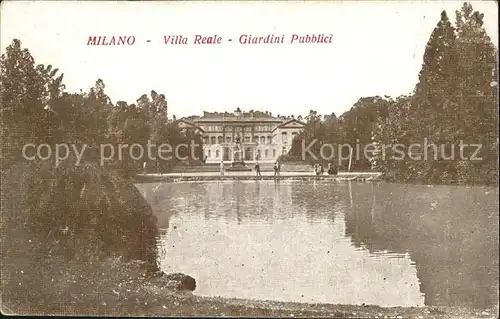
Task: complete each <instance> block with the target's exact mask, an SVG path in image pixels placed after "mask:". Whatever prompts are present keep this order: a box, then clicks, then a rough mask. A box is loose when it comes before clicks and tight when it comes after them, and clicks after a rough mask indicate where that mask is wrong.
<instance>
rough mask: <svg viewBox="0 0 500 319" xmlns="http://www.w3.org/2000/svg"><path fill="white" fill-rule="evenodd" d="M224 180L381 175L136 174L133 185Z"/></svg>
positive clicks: (373, 176)
mask: <svg viewBox="0 0 500 319" xmlns="http://www.w3.org/2000/svg"><path fill="white" fill-rule="evenodd" d="M225 180H247V181H248V180H256V181H258V180H275V181H281V180H292V181H304V180H306V181H311V180H329V181H341V182H345V181H347V182H348V181H382V173H378V172H359V173H354V172H353V173H339V174H338V175H326V174H325V175H313V174H312V173H307V172H282V173H281V175H280V176H277V177H275V176H274V174H273V173H269V172H262V176H256V175H255V172H245V173H242V172H229V173H226V174H224V175H220V173H218V172H210V173H206V172H200V173H196V172H195V173H168V174H136V175H135V176H134V177H133V181H134V183H157V182H187V181H225Z"/></svg>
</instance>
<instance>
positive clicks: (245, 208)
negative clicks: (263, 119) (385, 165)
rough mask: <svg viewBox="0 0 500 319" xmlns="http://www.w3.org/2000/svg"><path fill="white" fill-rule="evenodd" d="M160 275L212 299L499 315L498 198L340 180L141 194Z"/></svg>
mask: <svg viewBox="0 0 500 319" xmlns="http://www.w3.org/2000/svg"><path fill="white" fill-rule="evenodd" d="M137 187H138V189H139V190H140V191H141V193H142V194H143V196H144V197H145V198H146V199H147V200H148V202H149V203H150V204H151V206H152V207H153V211H154V212H155V214H156V216H157V217H158V221H159V226H160V228H161V241H160V243H161V244H160V245H161V247H160V249H161V250H162V251H163V254H162V257H161V260H160V264H161V267H162V268H163V270H164V271H165V272H182V273H186V274H189V275H190V276H192V277H194V278H195V279H196V281H197V288H196V291H195V293H196V294H198V295H203V296H221V297H229V298H249V299H262V300H278V301H294V302H308V303H331V304H363V303H364V304H367V305H368V304H373V305H380V306H385V307H389V306H424V305H433V306H467V307H474V308H489V307H493V306H496V305H497V300H498V234H499V233H498V191H497V190H496V189H493V188H484V187H465V186H426V185H406V184H390V183H351V182H335V181H285V180H281V181H220V182H194V183H193V182H191V183H189V182H186V183H164V184H161V183H159V184H140V185H137Z"/></svg>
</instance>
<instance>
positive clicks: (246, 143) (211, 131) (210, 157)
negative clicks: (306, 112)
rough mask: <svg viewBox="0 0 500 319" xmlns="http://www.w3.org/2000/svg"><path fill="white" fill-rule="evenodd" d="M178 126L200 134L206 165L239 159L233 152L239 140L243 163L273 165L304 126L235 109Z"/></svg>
mask: <svg viewBox="0 0 500 319" xmlns="http://www.w3.org/2000/svg"><path fill="white" fill-rule="evenodd" d="M179 126H180V127H182V128H184V129H189V130H194V131H195V132H197V133H198V134H201V135H202V137H203V150H204V155H205V162H206V163H208V164H210V163H220V162H221V161H224V162H227V163H230V162H233V161H238V160H241V159H240V158H238V156H239V153H238V152H236V149H237V148H236V145H237V142H238V141H239V142H240V145H241V148H242V152H241V153H242V154H241V155H242V157H243V158H242V159H243V160H244V161H245V162H250V163H251V162H255V161H259V162H261V163H273V162H275V161H276V159H277V158H278V157H279V156H280V155H281V154H286V153H287V152H288V151H289V150H290V147H291V144H292V140H293V138H294V137H295V136H296V135H297V134H299V133H300V132H301V131H302V130H303V129H304V126H305V124H304V123H302V122H300V121H298V120H296V119H294V118H278V117H273V116H272V115H271V114H270V113H267V112H265V113H264V112H259V111H250V112H241V111H240V110H239V109H238V110H236V111H235V112H234V113H228V112H225V113H217V112H216V113H211V112H204V114H203V116H199V117H197V116H191V117H188V118H184V119H181V120H179Z"/></svg>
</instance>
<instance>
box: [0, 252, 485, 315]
mask: <svg viewBox="0 0 500 319" xmlns="http://www.w3.org/2000/svg"><path fill="white" fill-rule="evenodd" d="M51 265H52V267H51V270H50V274H51V276H49V277H46V278H45V283H46V284H49V285H50V287H51V289H50V291H51V295H50V299H51V302H52V304H51V305H50V306H49V305H48V303H47V304H39V305H35V306H33V305H32V304H30V305H29V306H25V307H24V308H18V309H9V308H8V307H6V305H5V304H4V305H3V308H2V311H3V312H4V313H6V314H8V313H12V312H14V313H16V314H32V315H33V314H37V315H75V314H78V315H88V316H93V315H101V316H132V315H133V316H259V317H329V318H493V317H494V314H493V313H492V312H487V311H482V310H478V311H474V310H470V309H461V308H443V307H439V308H438V307H423V308H410V307H406V308H403V307H395V308H381V307H378V306H352V305H327V304H300V303H289V302H286V303H285V302H274V301H255V300H244V299H224V298H211V297H200V296H196V295H193V294H192V293H191V292H187V291H182V290H178V289H176V288H175V287H173V286H172V285H171V284H170V282H169V281H168V279H167V277H166V276H154V275H153V276H152V275H151V273H147V272H146V271H145V270H144V268H143V267H142V265H141V262H137V261H131V262H124V261H123V260H120V259H119V258H114V259H107V260H104V261H100V262H97V263H92V264H83V263H76V262H70V263H67V262H64V263H62V262H56V261H54V260H52V261H51ZM23 269H24V270H26V268H25V267H24V266H22V267H19V268H18V271H17V276H18V278H19V280H20V282H23V283H24V281H23V276H25V274H26V272H25V271H24V270H23ZM23 272H24V274H23ZM18 289H19V290H22V291H26V289H25V288H22V286H19V288H18ZM47 301H48V300H47ZM25 305H26V304H25Z"/></svg>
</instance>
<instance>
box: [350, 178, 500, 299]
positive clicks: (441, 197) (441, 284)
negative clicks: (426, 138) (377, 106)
mask: <svg viewBox="0 0 500 319" xmlns="http://www.w3.org/2000/svg"><path fill="white" fill-rule="evenodd" d="M352 193H353V206H352V207H350V208H349V209H348V210H347V213H346V235H348V236H351V237H352V240H353V242H354V243H355V245H358V246H359V245H360V244H363V245H365V246H366V247H367V248H368V249H369V250H371V251H384V250H389V251H392V252H396V253H403V252H405V251H409V252H410V254H411V258H412V260H413V261H415V262H416V267H417V275H418V277H419V279H420V282H421V285H420V289H421V292H423V293H424V294H425V296H426V297H425V298H426V299H425V303H426V304H428V305H451V306H458V305H462V306H463V305H469V306H475V307H491V306H493V305H496V300H497V290H498V285H497V282H498V226H497V225H498V224H497V222H498V220H497V219H498V198H497V196H498V194H497V193H496V192H495V191H494V190H489V191H488V190H485V189H481V188H465V187H443V186H436V187H430V188H429V187H425V186H410V185H406V186H405V185H401V184H380V185H378V186H377V185H375V187H373V188H372V187H371V186H370V185H367V184H353V192H352Z"/></svg>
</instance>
